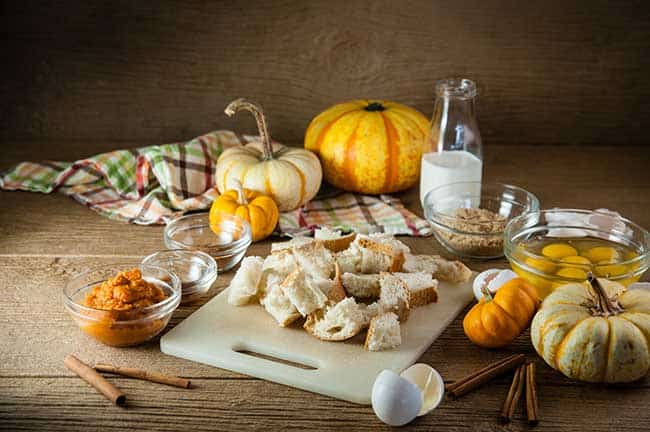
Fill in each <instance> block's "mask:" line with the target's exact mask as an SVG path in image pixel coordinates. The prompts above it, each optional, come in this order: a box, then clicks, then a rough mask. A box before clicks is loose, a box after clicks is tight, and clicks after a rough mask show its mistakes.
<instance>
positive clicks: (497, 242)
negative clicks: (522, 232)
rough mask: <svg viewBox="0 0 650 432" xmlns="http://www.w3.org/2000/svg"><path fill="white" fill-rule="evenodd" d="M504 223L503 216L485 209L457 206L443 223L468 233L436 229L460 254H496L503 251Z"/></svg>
mask: <svg viewBox="0 0 650 432" xmlns="http://www.w3.org/2000/svg"><path fill="white" fill-rule="evenodd" d="M506 223H507V220H506V218H505V217H503V216H501V215H500V214H498V213H495V212H493V211H490V210H487V209H482V208H459V209H456V211H455V212H454V214H453V216H452V217H450V218H448V219H446V220H445V225H446V226H448V227H449V228H452V229H454V230H457V231H462V232H464V233H468V234H459V233H454V232H449V231H447V230H442V229H441V230H437V233H438V235H439V236H440V237H442V238H443V239H444V240H445V241H446V242H447V243H448V244H449V246H451V247H452V248H453V249H454V250H457V251H458V252H460V253H462V254H465V255H470V256H496V255H499V254H501V253H502V251H503V231H504V230H505V227H506ZM469 233H471V234H469ZM473 234H481V235H480V236H477V235H473ZM490 234H494V235H490Z"/></svg>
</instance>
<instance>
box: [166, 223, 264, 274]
mask: <svg viewBox="0 0 650 432" xmlns="http://www.w3.org/2000/svg"><path fill="white" fill-rule="evenodd" d="M213 219H216V221H215V220H213V224H212V225H210V220H209V217H208V213H197V214H191V215H188V216H183V217H180V218H178V219H174V220H173V221H171V222H170V223H169V224H167V226H166V227H165V233H164V236H165V245H166V246H167V248H168V249H185V250H199V251H202V252H205V253H207V254H208V255H210V256H211V257H213V258H214V259H215V260H216V262H217V266H218V267H219V271H221V272H225V271H228V270H230V269H231V268H233V267H234V266H236V265H237V264H238V263H239V261H241V259H242V258H243V257H244V255H245V254H246V250H247V249H248V247H249V246H250V244H251V243H252V241H253V238H252V236H251V228H250V225H249V224H248V222H246V221H245V220H244V219H242V218H239V217H237V216H233V215H230V214H227V213H218V217H213Z"/></svg>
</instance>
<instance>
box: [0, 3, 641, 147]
mask: <svg viewBox="0 0 650 432" xmlns="http://www.w3.org/2000/svg"><path fill="white" fill-rule="evenodd" d="M649 17H650V5H649V4H648V2H646V1H639V0H620V1H617V2H611V1H606V0H596V1H595V0H574V1H559V0H553V1H544V2H535V4H531V2H522V1H513V0H499V1H490V2H485V1H482V0H458V1H454V2H432V1H429V0H412V1H409V2H407V3H406V4H404V3H403V2H395V1H392V0H373V1H372V2H367V1H364V0H352V1H350V0H331V1H327V2H318V1H312V2H304V1H300V0H281V1H277V0H276V1H273V2H259V1H258V2H253V1H219V2H214V1H213V2H206V1H187V2H182V3H179V2H175V1H157V2H155V3H151V2H133V1H128V0H119V1H107V0H103V1H102V0H92V1H84V2H76V1H69V0H68V1H65V0H64V1H61V0H58V1H48V2H5V4H3V13H2V15H1V16H0V23H1V24H2V28H3V30H4V32H3V34H4V35H5V37H4V38H3V42H2V43H3V45H2V46H3V55H4V58H5V59H7V61H6V62H5V64H4V67H3V68H0V77H1V79H0V82H2V85H0V98H1V99H2V100H3V104H2V105H0V137H2V138H4V139H19V140H27V139H33V140H34V139H35V140H43V141H51V140H54V139H70V140H72V139H77V140H84V141H85V142H86V143H87V145H88V147H89V148H91V147H92V141H94V140H96V139H97V138H98V137H101V138H103V139H107V140H111V141H129V140H132V139H138V140H141V141H148V142H149V143H150V144H158V143H165V142H172V141H176V140H180V139H185V138H187V137H188V136H194V135H198V134H201V133H203V132H205V131H207V130H210V129H213V128H215V129H216V128H230V129H234V130H238V131H253V130H254V123H253V120H252V119H251V118H250V116H238V117H237V118H236V119H234V120H230V119H227V118H226V117H225V115H224V114H223V109H224V107H225V106H226V104H227V103H228V102H229V101H231V100H232V99H234V98H237V97H250V98H254V99H256V100H258V101H259V102H261V103H262V105H263V106H264V107H265V108H266V109H267V112H268V113H269V117H270V126H271V131H272V133H273V134H274V136H275V137H276V138H277V139H278V140H280V141H281V142H282V141H283V142H300V141H301V140H302V139H303V133H304V130H305V128H306V126H307V124H308V122H309V120H310V119H311V118H312V117H314V115H316V114H317V113H318V112H320V111H321V110H323V109H324V108H326V107H327V106H329V105H331V104H334V103H337V102H341V101H343V100H347V99H350V98H355V97H370V98H386V99H395V100H397V101H400V102H403V103H407V104H410V105H413V106H415V107H416V108H418V109H420V110H421V111H422V112H424V113H425V114H426V115H427V116H429V115H431V111H432V109H433V98H434V89H433V83H434V82H435V81H436V80H437V79H441V78H445V77H449V76H455V75H462V76H467V77H470V78H473V79H475V80H476V81H477V82H478V83H479V86H480V94H481V95H480V105H479V118H480V125H481V130H482V132H483V136H484V139H485V141H486V142H488V143H490V142H497V141H498V142H500V143H504V144H511V145H520V144H558V145H569V144H585V143H586V144H594V145H604V144H617V145H629V144H637V145H642V144H644V143H645V136H646V131H645V129H644V125H645V124H647V123H648V122H649V121H650V104H647V103H646V101H647V100H648V98H649V97H650V81H649V80H648V79H647V76H648V73H649V72H650V56H648V55H647V53H648V51H650V38H648V34H649V31H650V19H649ZM46 146H47V144H46V143H43V147H44V148H45V147H46Z"/></svg>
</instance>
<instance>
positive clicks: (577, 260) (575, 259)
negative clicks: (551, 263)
mask: <svg viewBox="0 0 650 432" xmlns="http://www.w3.org/2000/svg"><path fill="white" fill-rule="evenodd" d="M560 261H562V262H564V263H567V264H577V265H580V266H588V265H591V261H589V260H588V259H587V258H585V257H582V256H579V255H570V256H567V257H564V258H562V259H561V260H560Z"/></svg>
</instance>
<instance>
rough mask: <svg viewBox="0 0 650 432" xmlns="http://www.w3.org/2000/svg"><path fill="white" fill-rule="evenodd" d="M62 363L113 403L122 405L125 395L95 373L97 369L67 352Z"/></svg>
mask: <svg viewBox="0 0 650 432" xmlns="http://www.w3.org/2000/svg"><path fill="white" fill-rule="evenodd" d="M63 363H64V364H65V366H66V367H67V368H68V369H70V370H71V371H72V372H74V373H76V374H77V375H79V377H80V378H81V379H83V380H84V381H86V382H87V383H88V384H90V385H91V386H93V387H94V388H95V389H96V390H97V391H99V392H100V393H101V394H103V395H104V396H106V398H107V399H108V400H110V401H111V402H113V403H114V404H115V405H123V404H124V403H125V402H126V396H125V395H124V393H122V391H121V390H120V389H118V388H117V387H115V386H114V385H113V384H111V383H109V382H108V381H106V380H105V379H104V378H103V377H102V376H101V375H100V374H98V373H97V371H95V369H93V368H91V367H90V366H88V365H87V364H86V363H84V362H82V361H81V360H79V359H78V358H77V357H75V356H74V355H72V354H69V355H68V356H66V358H65V359H64V360H63Z"/></svg>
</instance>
